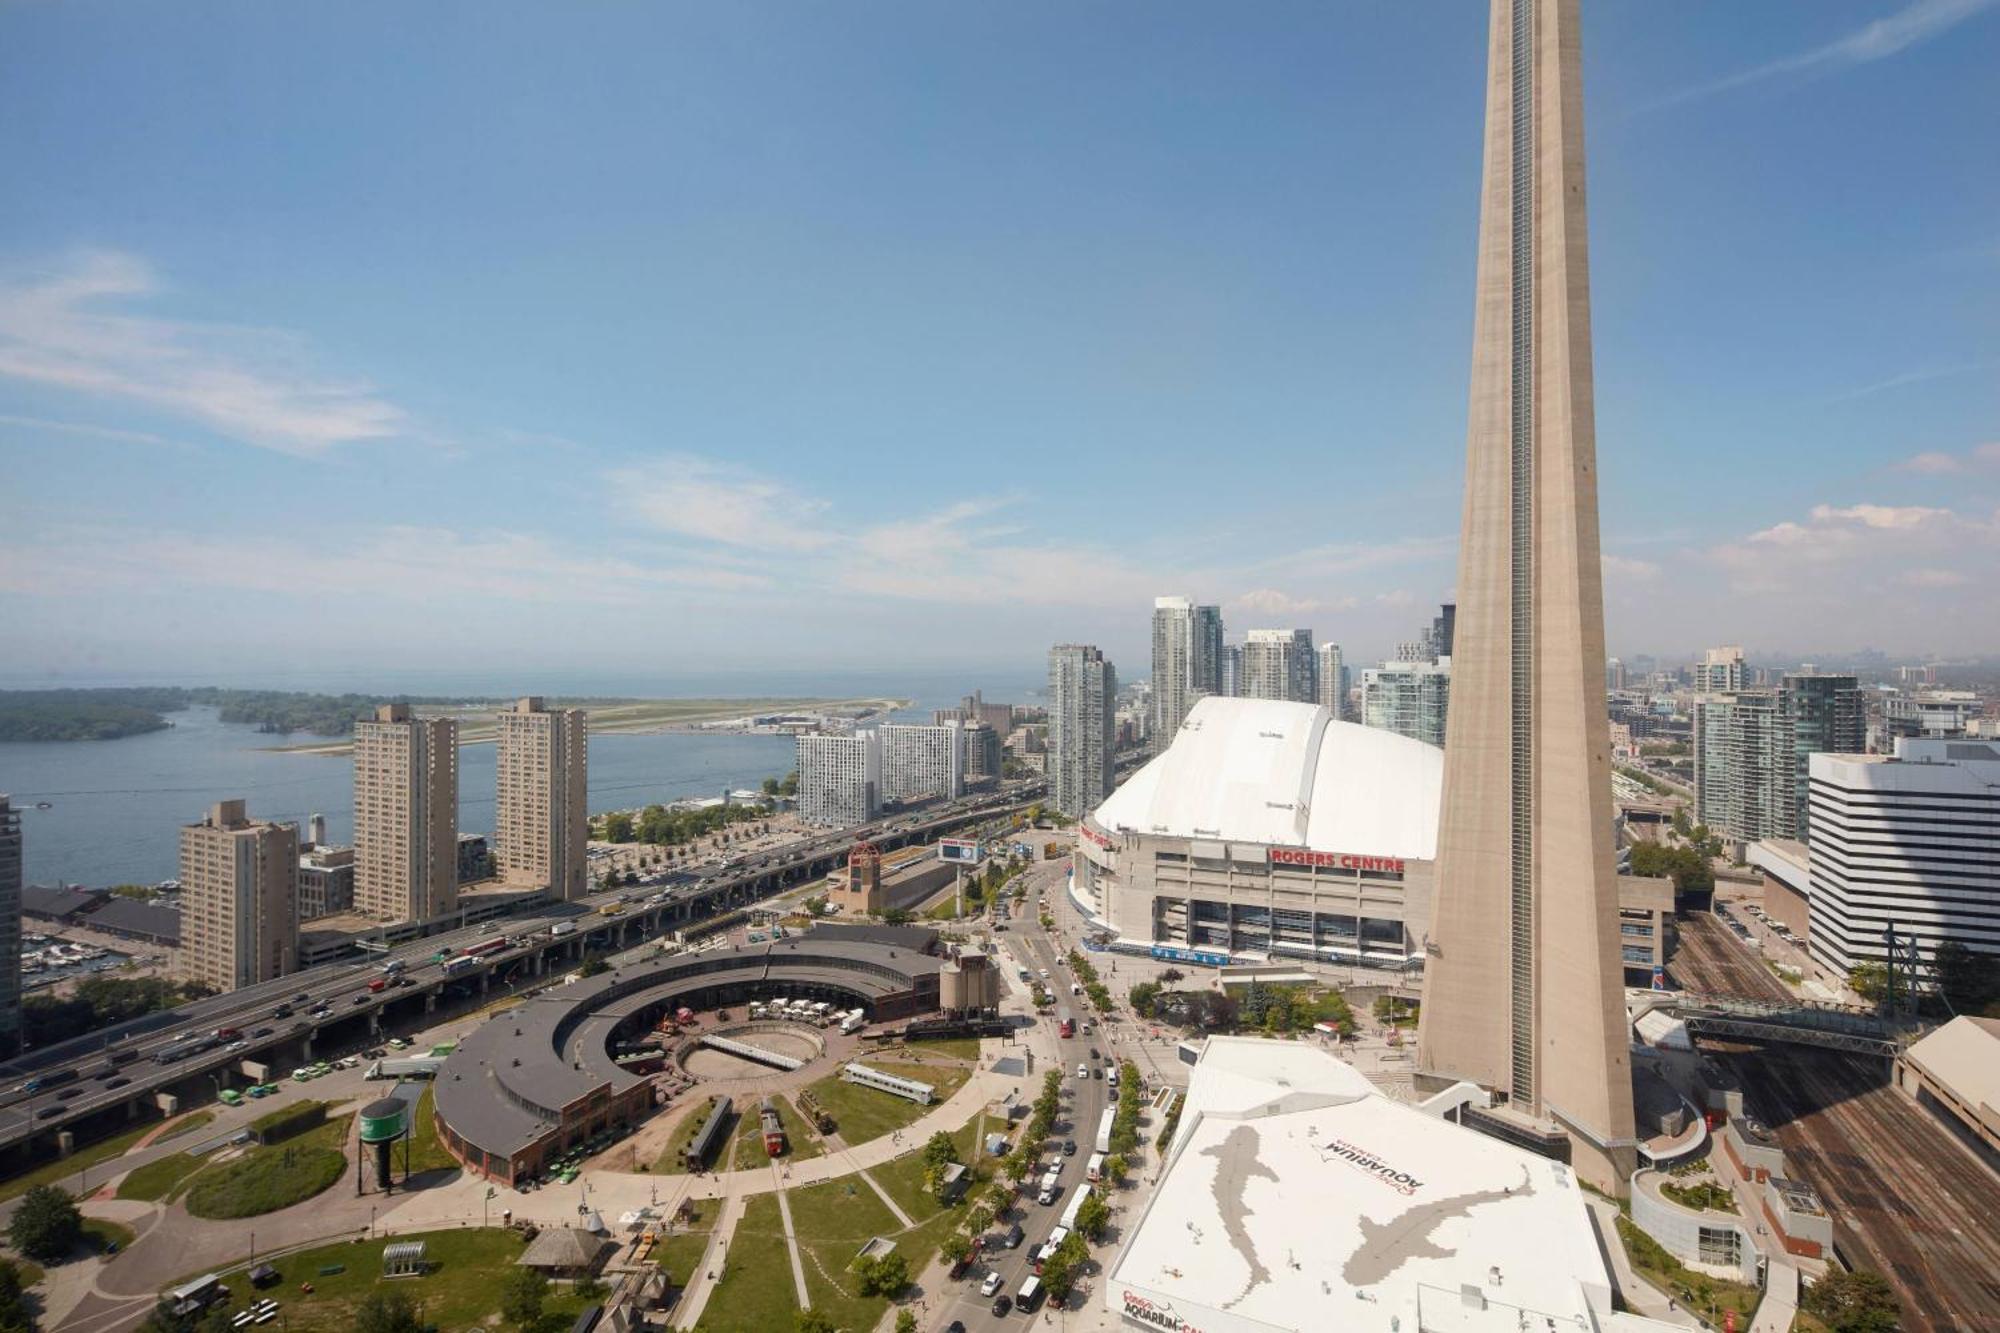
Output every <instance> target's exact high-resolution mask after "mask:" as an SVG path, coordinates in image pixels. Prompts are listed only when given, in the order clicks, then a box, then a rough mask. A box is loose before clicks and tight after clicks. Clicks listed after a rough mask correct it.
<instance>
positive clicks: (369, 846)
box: [354, 704, 458, 921]
mask: <svg viewBox="0 0 2000 1333" xmlns="http://www.w3.org/2000/svg"><path fill="white" fill-rule="evenodd" d="M354 906H355V910H357V911H359V912H361V913H362V914H363V915H365V916H371V917H373V918H375V919H376V920H377V921H435V920H437V919H438V918H439V917H442V916H445V915H448V914H449V913H450V912H452V911H454V910H455V909H456V908H457V906H458V723H456V722H454V721H452V720H451V719H450V718H447V717H437V718H428V717H425V718H420V717H417V716H415V715H414V714H413V713H411V711H410V706H409V705H408V704H383V705H381V706H380V707H378V708H377V709H376V710H375V716H374V718H372V719H369V720H364V721H361V722H357V723H355V724H354Z"/></svg>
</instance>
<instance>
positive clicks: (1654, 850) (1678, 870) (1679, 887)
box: [1632, 825, 1720, 893]
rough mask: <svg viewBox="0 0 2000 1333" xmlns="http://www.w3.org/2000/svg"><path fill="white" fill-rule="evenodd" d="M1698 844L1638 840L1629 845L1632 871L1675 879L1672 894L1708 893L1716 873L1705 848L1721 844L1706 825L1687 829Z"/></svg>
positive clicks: (1636, 873)
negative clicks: (1678, 845) (1685, 845)
mask: <svg viewBox="0 0 2000 1333" xmlns="http://www.w3.org/2000/svg"><path fill="white" fill-rule="evenodd" d="M1690 832H1691V834H1692V835H1693V837H1694V839H1695V841H1696V843H1697V846H1694V847H1668V846H1666V845H1665V844H1663V843H1657V842H1640V843H1636V844H1634V845H1633V847H1632V873H1633V874H1635V875H1664V876H1666V877H1667V878H1669V879H1671V880H1673V882H1674V892H1675V893H1707V892H1709V891H1711V890H1712V889H1714V888H1715V872H1714V871H1713V870H1711V869H1710V868H1709V864H1708V856H1707V855H1705V854H1704V851H1705V849H1706V848H1707V847H1709V846H1711V845H1715V846H1717V847H1718V848H1719V846H1720V844H1719V843H1718V842H1717V840H1716V839H1715V838H1714V837H1713V836H1712V835H1711V834H1710V833H1709V832H1708V830H1707V829H1706V828H1703V827H1702V826H1700V825H1696V826H1695V827H1694V828H1693V829H1692V830H1690Z"/></svg>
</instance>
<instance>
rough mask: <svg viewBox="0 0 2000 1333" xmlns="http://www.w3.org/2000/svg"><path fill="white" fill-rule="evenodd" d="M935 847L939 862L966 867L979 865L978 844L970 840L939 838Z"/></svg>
mask: <svg viewBox="0 0 2000 1333" xmlns="http://www.w3.org/2000/svg"><path fill="white" fill-rule="evenodd" d="M937 846H938V860H940V861H951V862H955V863H957V864H959V865H966V866H976V865H978V864H979V844H978V843H976V842H974V841H973V840H972V839H970V838H939V839H938V845H937Z"/></svg>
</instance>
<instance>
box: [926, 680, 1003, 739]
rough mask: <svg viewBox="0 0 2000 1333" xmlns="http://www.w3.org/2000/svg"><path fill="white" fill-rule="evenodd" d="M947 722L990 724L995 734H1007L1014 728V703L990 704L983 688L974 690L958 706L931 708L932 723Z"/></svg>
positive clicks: (972, 724) (941, 723)
mask: <svg viewBox="0 0 2000 1333" xmlns="http://www.w3.org/2000/svg"><path fill="white" fill-rule="evenodd" d="M947 722H964V723H966V724H967V725H969V726H988V727H991V728H993V731H994V734H996V735H999V736H1005V735H1006V734H1007V733H1008V732H1010V731H1012V730H1013V729H1014V705H1012V704H990V703H987V702H986V694H985V691H983V690H974V691H973V692H972V693H971V694H968V695H966V696H965V697H964V698H963V699H961V700H959V704H958V707H956V708H936V709H932V710H931V725H932V726H935V727H941V726H943V725H944V724H945V723H947Z"/></svg>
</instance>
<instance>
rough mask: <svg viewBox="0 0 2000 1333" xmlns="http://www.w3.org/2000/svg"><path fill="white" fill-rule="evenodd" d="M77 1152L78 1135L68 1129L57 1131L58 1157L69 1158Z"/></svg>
mask: <svg viewBox="0 0 2000 1333" xmlns="http://www.w3.org/2000/svg"><path fill="white" fill-rule="evenodd" d="M75 1151H76V1135H74V1134H72V1133H70V1132H69V1131H68V1130H66V1129H59V1130H57V1131H56V1156H58V1157H67V1156H69V1155H70V1154H71V1153H73V1152H75Z"/></svg>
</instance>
